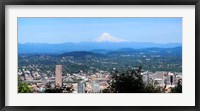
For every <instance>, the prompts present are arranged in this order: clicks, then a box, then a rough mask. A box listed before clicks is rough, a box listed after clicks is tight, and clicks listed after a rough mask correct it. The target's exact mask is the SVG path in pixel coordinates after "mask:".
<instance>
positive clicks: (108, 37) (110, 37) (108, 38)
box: [93, 32, 127, 42]
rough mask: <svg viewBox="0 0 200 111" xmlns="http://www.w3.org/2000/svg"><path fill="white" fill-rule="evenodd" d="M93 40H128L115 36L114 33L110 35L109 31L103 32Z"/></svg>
mask: <svg viewBox="0 0 200 111" xmlns="http://www.w3.org/2000/svg"><path fill="white" fill-rule="evenodd" d="M93 41H95V42H127V41H126V40H124V39H120V38H117V37H113V36H112V35H110V34H109V33H107V32H104V33H103V34H101V35H100V36H99V37H98V38H96V39H94V40H93Z"/></svg>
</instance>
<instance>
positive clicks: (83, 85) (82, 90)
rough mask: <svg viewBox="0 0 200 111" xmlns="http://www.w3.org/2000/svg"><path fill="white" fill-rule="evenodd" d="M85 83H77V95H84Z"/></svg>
mask: <svg viewBox="0 0 200 111" xmlns="http://www.w3.org/2000/svg"><path fill="white" fill-rule="evenodd" d="M85 86H86V84H85V82H83V81H81V82H79V83H78V93H85Z"/></svg>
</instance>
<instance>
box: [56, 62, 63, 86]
mask: <svg viewBox="0 0 200 111" xmlns="http://www.w3.org/2000/svg"><path fill="white" fill-rule="evenodd" d="M55 73H56V87H62V65H56V71H55Z"/></svg>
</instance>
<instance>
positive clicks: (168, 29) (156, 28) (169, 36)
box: [18, 17, 182, 44]
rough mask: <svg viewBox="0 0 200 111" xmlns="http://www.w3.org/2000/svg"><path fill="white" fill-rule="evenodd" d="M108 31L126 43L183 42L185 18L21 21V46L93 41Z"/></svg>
mask: <svg viewBox="0 0 200 111" xmlns="http://www.w3.org/2000/svg"><path fill="white" fill-rule="evenodd" d="M105 32H106V33H109V34H110V35H111V36H113V37H116V38H119V39H123V40H126V41H134V42H154V43H182V18H23V17H19V18H18V43H52V44H55V43H66V42H90V41H92V40H94V39H96V38H98V37H100V36H101V35H102V34H103V33H105Z"/></svg>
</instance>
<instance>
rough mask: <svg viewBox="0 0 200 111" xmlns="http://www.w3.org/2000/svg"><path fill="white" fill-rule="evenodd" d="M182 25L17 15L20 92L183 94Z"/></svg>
mask: <svg viewBox="0 0 200 111" xmlns="http://www.w3.org/2000/svg"><path fill="white" fill-rule="evenodd" d="M150 23H151V24H152V23H154V24H155V26H152V25H150ZM77 24H78V25H77ZM116 24H117V25H116ZM181 24H182V19H181V18H49V19H48V18H23V17H22V18H19V19H18V26H19V36H18V38H19V39H18V72H17V75H18V93H182V37H181V34H182V33H181V32H182V29H181V28H182V25H181ZM146 25H150V26H146ZM145 26H146V27H145ZM135 27H144V28H140V29H136V28H135ZM94 28H95V29H94ZM130 28H131V29H132V31H130V32H126V31H128V30H130ZM63 29H65V30H63ZM154 29H155V30H154ZM51 30H54V31H51ZM87 30H88V31H87ZM92 30H93V31H92ZM103 30H107V31H106V32H103ZM117 30H120V32H116V31H117ZM135 30H136V32H135ZM149 30H150V31H149ZM98 31H99V33H100V34H99V35H98V34H95V33H97V32H98ZM33 32H34V33H33ZM72 32H77V33H72ZM110 32H112V33H110ZM132 32H133V33H132ZM140 32H142V33H140ZM145 32H146V33H147V34H148V33H149V35H148V39H147V34H144V33H145ZM70 33H71V34H74V35H71V34H70ZM127 33H128V34H127ZM166 33H167V34H166ZM90 34H91V35H90ZM93 34H94V35H95V36H93ZM120 34H125V35H124V37H123V36H122V35H120ZM151 34H153V35H155V36H152V35H151ZM33 35H34V37H33ZM52 35H58V36H59V37H54V36H52ZM113 35H116V36H113ZM118 35H119V36H118ZM157 35H159V36H158V37H159V38H157ZM47 36H48V37H49V39H47V38H46V37H47ZM67 36H70V37H67ZM80 36H81V37H82V38H80ZM90 36H91V37H90ZM135 36H140V37H139V38H137V37H135ZM161 36H162V37H163V38H161ZM160 38H161V39H160ZM166 38H167V39H166ZM38 40H39V41H38ZM58 40H60V41H58ZM139 40H140V41H139ZM152 40H153V42H152ZM163 41H164V42H163Z"/></svg>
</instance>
